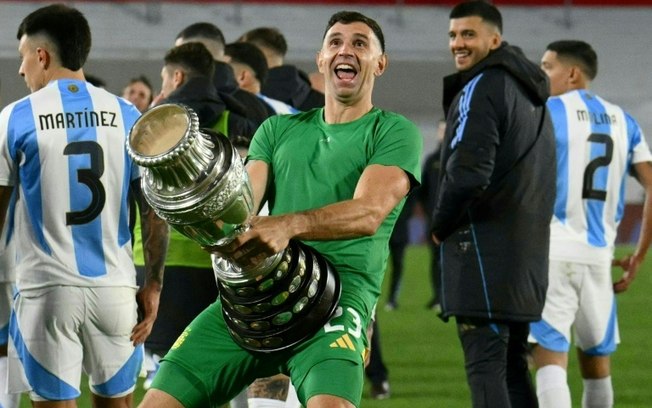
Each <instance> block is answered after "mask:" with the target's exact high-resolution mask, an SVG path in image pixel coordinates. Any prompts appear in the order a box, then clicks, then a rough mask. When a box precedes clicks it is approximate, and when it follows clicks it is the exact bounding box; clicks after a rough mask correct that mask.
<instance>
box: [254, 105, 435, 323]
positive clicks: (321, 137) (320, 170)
mask: <svg viewBox="0 0 652 408" xmlns="http://www.w3.org/2000/svg"><path fill="white" fill-rule="evenodd" d="M421 150H422V139H421V135H420V133H419V130H418V128H417V127H416V126H415V125H414V124H413V123H412V122H410V121H409V120H407V119H406V118H405V117H403V116H401V115H399V114H396V113H391V112H386V111H383V110H381V109H377V108H373V109H372V110H371V111H369V112H368V113H367V114H366V115H364V116H363V117H361V118H360V119H357V120H355V121H353V122H348V123H342V124H327V123H326V122H324V119H323V108H320V109H313V110H311V111H308V112H304V113H299V114H296V115H278V116H272V117H271V118H269V119H267V120H266V121H265V122H264V123H263V124H262V125H261V126H260V128H259V129H258V131H257V132H256V134H255V135H254V138H253V140H252V143H251V147H250V149H249V159H250V160H261V161H264V162H266V163H267V164H268V165H269V166H270V177H271V186H270V187H269V189H268V191H267V195H268V197H269V209H270V213H271V214H272V215H275V214H285V213H290V212H297V211H304V210H310V209H315V208H319V207H324V206H326V205H328V204H333V203H336V202H339V201H345V200H349V199H352V198H353V194H354V192H355V188H356V186H357V184H358V180H359V179H360V176H361V175H362V172H363V171H364V170H365V168H366V167H367V166H369V165H372V164H379V165H384V166H398V167H400V168H401V169H403V170H404V171H405V172H406V173H407V174H408V176H409V177H410V182H411V184H412V187H413V188H414V187H415V186H417V185H418V184H419V180H420V178H421V173H420V160H421ZM404 201H405V200H403V201H401V203H400V204H399V205H397V206H396V208H394V210H393V211H392V212H391V213H390V214H389V216H388V217H387V218H386V219H385V220H384V221H383V223H382V224H381V226H380V227H379V228H378V230H377V231H376V233H375V234H374V235H372V236H368V237H361V238H355V239H347V240H334V241H310V242H306V244H308V245H310V246H312V247H314V248H315V249H316V250H317V251H319V252H320V253H322V254H323V255H324V256H325V257H326V258H327V259H328V260H329V261H330V262H331V263H332V264H333V265H334V266H335V268H336V269H337V271H338V273H339V275H340V278H341V280H342V293H343V296H344V295H345V296H347V297H348V296H353V297H354V298H357V299H358V300H359V301H360V303H361V304H360V306H361V307H362V308H363V312H366V313H367V315H370V314H371V310H372V308H373V306H374V305H375V303H376V301H377V299H378V296H379V295H380V288H381V284H382V281H383V276H384V273H385V268H386V265H387V258H388V256H389V248H388V242H389V237H390V235H391V232H392V229H393V227H394V223H395V222H396V219H397V217H398V214H399V213H400V211H401V208H402V207H403V204H404Z"/></svg>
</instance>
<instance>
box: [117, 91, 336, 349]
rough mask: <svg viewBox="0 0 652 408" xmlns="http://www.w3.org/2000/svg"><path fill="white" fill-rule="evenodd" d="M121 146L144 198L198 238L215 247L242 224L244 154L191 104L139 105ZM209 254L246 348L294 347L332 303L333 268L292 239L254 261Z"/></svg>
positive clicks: (226, 311) (247, 208)
mask: <svg viewBox="0 0 652 408" xmlns="http://www.w3.org/2000/svg"><path fill="white" fill-rule="evenodd" d="M127 152H128V154H129V156H131V158H132V159H133V160H134V162H135V163H136V164H138V165H139V166H140V167H141V173H142V175H141V177H142V181H141V184H142V190H143V195H144V196H145V199H146V200H147V202H148V203H149V204H150V205H151V206H152V208H153V209H154V211H156V213H157V214H158V215H159V217H161V218H162V219H164V220H166V221H167V222H168V224H170V225H171V226H172V227H173V228H175V229H176V230H178V231H179V232H181V233H182V234H183V235H185V236H186V237H188V238H190V239H191V240H193V241H195V242H197V244H198V245H202V246H211V247H217V248H219V247H221V246H224V245H227V244H229V243H230V242H232V241H233V240H234V239H235V238H236V237H237V236H238V235H239V234H241V233H242V232H243V231H246V229H247V228H248V220H249V218H250V217H251V216H252V215H253V214H252V213H253V209H254V203H253V193H252V190H251V186H250V184H249V178H248V176H247V172H246V170H245V168H244V164H243V161H242V159H241V157H240V156H239V154H238V152H237V150H236V149H235V147H234V146H233V145H232V144H231V142H230V141H229V140H228V138H227V137H226V136H225V135H223V134H221V133H218V132H215V131H214V130H211V129H204V128H201V129H200V128H199V120H198V119H197V115H196V114H195V112H193V111H192V109H190V108H189V107H187V106H185V105H180V104H163V105H159V106H157V107H154V108H152V109H150V110H148V111H147V112H145V113H144V114H143V115H142V116H141V117H140V118H139V119H138V120H137V121H136V123H134V125H133V127H132V128H131V131H130V132H129V138H128V140H127ZM211 258H212V265H213V270H214V271H215V276H216V279H217V284H218V288H219V296H220V300H221V302H222V313H223V315H224V318H225V320H226V323H227V326H228V328H229V332H230V334H231V337H232V338H233V339H234V341H235V342H236V343H237V344H239V345H240V346H241V347H243V348H245V349H248V350H251V351H262V352H272V351H278V350H283V349H286V348H289V347H292V346H293V345H296V344H297V343H299V342H301V341H303V340H304V339H306V338H308V337H310V336H311V335H313V334H314V333H316V332H317V331H318V330H319V329H320V328H321V327H322V326H323V325H324V324H325V323H326V322H327V321H328V320H329V319H330V317H331V316H332V314H333V313H334V311H335V308H336V307H337V303H338V300H339V296H340V291H341V286H340V280H339V276H338V274H337V272H336V271H335V268H334V267H333V266H332V264H330V263H329V262H328V260H327V259H326V258H325V257H324V256H323V255H321V254H320V253H319V252H317V251H316V250H315V249H313V248H312V247H310V246H308V245H306V244H304V243H302V242H300V241H298V240H291V241H290V244H289V245H288V247H287V248H285V249H284V250H282V251H280V252H278V253H276V254H274V255H272V256H270V257H267V258H266V259H264V260H263V261H262V262H260V263H258V264H256V265H253V266H252V265H238V264H237V263H235V262H233V261H231V260H229V259H226V258H222V257H220V256H217V255H216V254H212V256H211Z"/></svg>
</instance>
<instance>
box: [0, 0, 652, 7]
mask: <svg viewBox="0 0 652 408" xmlns="http://www.w3.org/2000/svg"><path fill="white" fill-rule="evenodd" d="M13 1H17V0H13ZM43 1H44V2H48V3H49V2H50V1H49V0H43ZM3 2H11V1H2V0H0V3H3ZM77 2H78V3H83V2H87V3H94V2H107V1H106V0H79V1H77ZM108 2H109V3H110V2H113V3H147V2H152V3H154V2H156V3H229V4H233V3H239V4H242V5H245V4H256V5H264V4H296V5H306V4H311V5H339V4H347V5H356V4H359V5H368V6H371V5H378V6H392V5H395V6H450V5H453V4H456V3H457V2H458V1H455V0H240V1H238V0H149V1H147V0H113V1H108ZM493 3H494V4H496V5H498V6H501V5H503V6H536V7H543V6H547V7H550V6H576V7H581V6H591V7H596V6H607V7H616V6H652V0H494V1H493Z"/></svg>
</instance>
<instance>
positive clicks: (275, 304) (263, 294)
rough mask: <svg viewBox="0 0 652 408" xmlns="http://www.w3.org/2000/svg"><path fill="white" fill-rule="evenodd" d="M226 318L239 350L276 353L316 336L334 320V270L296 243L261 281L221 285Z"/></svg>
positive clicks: (338, 288) (337, 289)
mask: <svg viewBox="0 0 652 408" xmlns="http://www.w3.org/2000/svg"><path fill="white" fill-rule="evenodd" d="M218 286H219V290H220V298H221V300H222V313H223V315H224V319H225V321H226V324H227V326H228V328H229V332H230V334H231V337H232V338H233V339H234V340H235V342H236V343H237V344H238V345H240V346H241V347H243V348H245V349H247V350H250V351H258V352H274V351H279V350H284V349H287V348H289V347H292V346H294V345H296V344H298V343H300V342H301V341H303V340H305V339H307V338H308V337H310V336H312V335H314V334H315V333H316V332H317V331H318V330H319V329H320V328H321V327H322V326H323V325H324V324H326V322H328V320H329V319H330V318H331V316H332V315H333V313H334V312H335V309H336V307H337V304H338V301H339V298H340V292H341V286H340V280H339V276H338V275H337V272H336V271H335V268H334V267H333V266H332V265H331V264H330V263H329V262H328V261H327V260H326V258H324V257H323V256H322V255H321V254H319V253H318V252H317V251H315V250H314V249H312V248H311V247H309V246H307V245H305V244H303V243H301V242H299V241H295V240H292V241H290V245H289V246H288V248H286V249H285V251H284V252H283V255H282V259H281V261H280V263H279V264H278V265H277V266H276V268H275V269H272V270H271V271H269V273H268V274H267V275H266V276H264V277H261V279H260V280H259V281H256V282H254V283H250V284H247V285H238V286H235V285H229V284H227V283H225V282H223V281H221V280H220V281H218Z"/></svg>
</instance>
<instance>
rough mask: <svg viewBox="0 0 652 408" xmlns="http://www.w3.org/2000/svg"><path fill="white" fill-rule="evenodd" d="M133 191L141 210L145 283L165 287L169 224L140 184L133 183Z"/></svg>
mask: <svg viewBox="0 0 652 408" xmlns="http://www.w3.org/2000/svg"><path fill="white" fill-rule="evenodd" d="M132 190H133V193H134V196H135V199H136V202H137V203H138V208H139V209H140V223H141V230H142V240H143V253H144V257H145V281H146V282H148V281H150V282H151V281H154V282H158V283H159V284H161V285H163V269H164V264H165V256H166V254H167V249H168V234H169V230H168V224H167V223H166V222H165V221H164V220H163V219H161V218H159V216H158V215H156V212H154V209H153V208H152V207H151V206H150V205H149V203H148V202H147V200H145V197H144V195H143V193H142V190H141V189H140V182H139V180H138V181H137V182H134V183H132Z"/></svg>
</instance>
